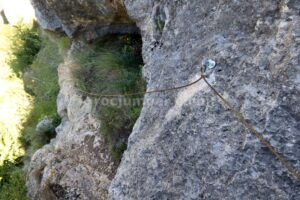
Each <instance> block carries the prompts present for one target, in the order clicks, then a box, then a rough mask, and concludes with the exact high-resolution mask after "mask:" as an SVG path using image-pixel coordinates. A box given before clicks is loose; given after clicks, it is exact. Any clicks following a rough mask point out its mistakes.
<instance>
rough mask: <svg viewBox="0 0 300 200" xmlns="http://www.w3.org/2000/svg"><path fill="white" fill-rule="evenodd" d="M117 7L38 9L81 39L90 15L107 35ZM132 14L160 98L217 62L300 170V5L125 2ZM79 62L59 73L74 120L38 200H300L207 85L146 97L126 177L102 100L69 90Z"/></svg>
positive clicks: (53, 147)
mask: <svg viewBox="0 0 300 200" xmlns="http://www.w3.org/2000/svg"><path fill="white" fill-rule="evenodd" d="M38 2H39V3H38ZM53 2H54V3H53ZM65 2H69V1H65ZM72 2H73V1H72ZM75 2H76V3H75ZM115 2H119V3H117V4H118V5H123V3H120V2H121V1H100V0H94V1H84V2H82V1H74V4H71V3H70V4H68V6H66V7H64V8H72V9H70V11H69V10H68V9H64V8H63V7H61V8H60V9H58V8H57V6H54V5H60V6H63V3H62V4H60V3H56V4H55V1H42V0H40V1H37V0H33V3H34V5H35V8H36V13H37V15H38V17H39V22H40V23H41V25H42V26H44V27H45V28H49V29H52V30H54V29H56V28H61V27H62V28H63V29H64V30H65V31H66V32H67V33H68V34H69V35H72V34H76V33H77V32H76V31H78V30H77V29H76V28H75V27H83V29H82V30H80V31H79V33H80V32H81V33H80V34H85V29H84V27H87V21H88V20H83V21H84V22H82V21H81V20H80V19H81V17H82V15H84V16H85V15H86V14H87V13H88V17H87V18H85V17H83V18H85V19H95V20H91V21H93V23H92V24H95V25H97V26H98V25H99V27H101V25H102V24H103V22H105V23H111V20H109V19H111V18H109V19H107V18H105V17H104V18H103V17H102V15H103V13H105V12H104V11H103V12H101V9H100V8H103V10H105V9H104V8H106V9H110V8H111V7H114V5H115ZM82 4H85V6H83V7H82V6H81V5H82ZM94 5H97V6H98V7H96V6H94ZM106 6H108V7H106ZM114 8H115V7H114ZM123 8H124V10H126V12H127V14H126V20H125V21H126V22H127V21H128V20H129V19H130V20H129V21H133V22H135V23H136V24H137V26H138V27H139V28H140V31H141V34H142V38H143V58H144V63H145V66H144V77H145V79H146V81H147V83H148V85H147V89H148V90H152V89H157V88H170V87H174V86H179V85H184V84H187V83H189V82H191V81H193V80H195V79H197V78H199V75H200V74H199V72H200V66H201V62H202V60H203V59H205V58H210V59H213V60H214V61H216V63H217V65H216V67H215V68H214V69H212V70H210V71H209V75H208V80H209V82H210V83H211V84H212V85H213V86H214V87H215V88H216V89H217V90H218V91H219V92H220V93H221V94H222V95H223V96H224V97H225V98H226V99H228V101H229V102H231V103H232V104H233V105H234V106H235V108H237V109H238V110H239V111H240V112H241V113H242V114H243V115H244V116H245V118H246V119H247V121H248V122H249V123H251V124H252V125H253V126H254V127H255V129H256V130H258V131H259V132H260V133H261V134H262V135H263V137H264V138H266V139H267V140H268V141H269V142H270V143H271V144H272V145H273V146H274V147H275V148H276V149H277V150H278V151H280V152H281V153H282V154H283V155H284V156H285V158H286V159H287V160H288V161H289V162H290V163H292V165H293V166H294V167H295V168H296V169H297V170H298V171H300V59H299V58H300V56H299V55H300V13H299V10H300V2H299V1H297V0H290V1H288V0H265V1H259V0H241V1H228V0H218V1H214V0H201V1H200V0H189V1H186V0H174V1H167V0H160V1H159V0H147V1H146V0H125V1H124V7H123ZM108 13H111V12H108ZM81 14H82V15H81ZM127 16H129V17H127ZM115 19H117V20H116V21H115V22H119V18H115ZM45 24H47V25H45ZM127 24H129V25H130V24H131V23H127ZM125 26H126V23H125ZM86 31H90V29H87V30H86ZM74 46H76V43H74V44H73V47H74ZM71 54H72V50H70V55H69V57H68V58H67V60H66V61H65V63H64V64H62V65H61V67H60V70H59V76H60V85H61V92H60V95H59V97H58V107H59V113H60V115H61V116H62V117H63V123H62V124H61V126H60V127H58V136H57V138H56V139H55V140H53V141H52V142H51V144H49V145H47V146H45V147H44V148H42V149H41V150H39V151H38V152H37V153H36V154H35V155H34V157H33V158H32V162H31V166H30V171H29V174H28V186H29V194H30V195H31V197H32V198H33V199H55V198H56V199H105V198H110V199H116V200H122V199H230V200H231V199H273V200H283V199H286V200H298V199H299V196H300V187H299V181H297V180H296V179H295V178H294V177H293V176H292V175H291V174H290V173H289V172H288V171H287V169H286V168H285V167H284V166H283V165H282V164H281V163H280V162H279V161H278V160H277V159H276V158H275V157H274V156H273V155H272V154H271V153H270V151H269V150H268V149H267V148H266V147H265V146H264V145H262V144H261V143H260V142H259V141H258V140H257V138H255V137H254V136H253V135H252V134H251V133H250V132H249V130H247V129H246V128H245V127H244V126H243V125H242V124H241V123H240V122H239V121H237V120H236V118H235V117H234V116H233V114H232V113H231V112H230V111H229V110H228V109H227V108H226V107H224V105H223V103H222V102H221V101H220V100H219V98H218V97H217V96H216V95H215V94H214V93H213V92H212V91H211V90H210V88H209V87H208V86H207V85H205V83H204V82H199V83H197V84H196V85H193V86H191V87H188V88H185V89H182V90H178V91H173V92H163V93H151V94H146V95H145V99H144V106H143V110H142V113H141V116H140V117H139V119H138V121H137V122H136V124H135V127H134V129H133V132H132V134H131V135H130V138H129V141H128V149H127V150H126V151H125V153H124V155H123V158H122V162H121V164H120V166H119V167H118V169H117V174H116V175H115V176H114V164H113V163H112V162H111V160H110V158H109V157H103V155H106V154H105V153H104V154H102V150H103V149H105V143H104V142H103V141H102V139H101V137H100V135H99V134H97V131H98V128H99V126H100V123H99V122H98V121H97V120H95V118H94V117H93V113H92V112H91V105H92V100H91V99H90V98H82V96H81V94H78V93H77V92H76V90H75V89H74V87H75V86H74V83H72V82H70V81H69V77H68V76H69V75H68V74H69V73H70V70H72V67H76V65H75V66H74V65H72V64H71V63H72V56H71ZM103 151H104V150H103ZM113 176H114V177H113ZM112 179H113V180H112ZM111 180H112V183H111ZM108 187H109V195H108V197H107V196H106V195H107V194H106V192H105V191H106V190H107V189H108Z"/></svg>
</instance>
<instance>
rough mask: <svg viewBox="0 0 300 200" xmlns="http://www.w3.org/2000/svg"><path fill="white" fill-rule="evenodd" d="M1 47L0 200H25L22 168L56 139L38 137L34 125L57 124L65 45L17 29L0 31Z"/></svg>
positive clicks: (22, 27) (32, 30)
mask: <svg viewBox="0 0 300 200" xmlns="http://www.w3.org/2000/svg"><path fill="white" fill-rule="evenodd" d="M0 42H1V47H0V68H1V73H0V81H1V88H2V89H3V91H4V92H0V103H1V107H2V108H4V107H5V108H8V109H7V110H6V109H5V110H3V112H2V115H0V200H23V199H24V200H25V199H27V197H26V187H25V174H24V172H23V165H24V163H23V162H24V160H26V158H28V157H30V156H31V155H32V154H33V153H34V152H35V151H36V150H37V149H38V148H40V147H42V146H43V145H44V144H46V143H48V142H49V140H50V139H51V138H53V137H54V136H55V131H54V130H53V131H49V132H46V133H43V134H38V133H37V132H36V125H37V124H38V122H39V121H40V120H41V119H43V118H44V117H45V116H48V117H49V118H51V119H52V121H53V125H54V126H57V125H58V124H59V123H60V118H59V116H58V114H57V111H56V110H57V109H56V97H57V94H58V91H59V86H58V75H57V67H58V64H59V63H61V62H62V61H63V54H64V53H65V52H66V49H67V48H68V46H69V45H68V44H67V39H65V38H58V39H56V40H55V39H51V40H50V39H48V38H47V37H46V36H42V34H41V31H40V30H39V29H38V27H37V26H36V25H33V26H31V25H24V24H21V23H20V24H19V25H17V26H15V27H11V26H9V25H5V26H2V25H0ZM2 57H4V58H6V60H8V62H6V63H4V62H3V60H4V59H1V58H2ZM7 57H8V59H7ZM16 75H17V76H16ZM24 89H25V90H26V92H27V93H29V94H30V95H29V94H27V93H26V92H25V91H24ZM1 91H2V90H1ZM24 150H26V154H25V151H24ZM24 154H25V155H24ZM23 156H24V157H23ZM22 157H23V158H22Z"/></svg>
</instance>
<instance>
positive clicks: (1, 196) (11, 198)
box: [0, 159, 28, 200]
mask: <svg viewBox="0 0 300 200" xmlns="http://www.w3.org/2000/svg"><path fill="white" fill-rule="evenodd" d="M20 160H21V159H17V160H16V161H15V162H11V161H5V162H4V164H3V165H2V166H0V191H1V192H0V200H28V198H27V193H26V186H25V174H24V171H23V169H22V162H21V161H20Z"/></svg>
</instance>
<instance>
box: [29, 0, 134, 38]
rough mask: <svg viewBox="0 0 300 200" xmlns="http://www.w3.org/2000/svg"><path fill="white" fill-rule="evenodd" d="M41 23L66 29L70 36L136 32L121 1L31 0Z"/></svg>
mask: <svg viewBox="0 0 300 200" xmlns="http://www.w3.org/2000/svg"><path fill="white" fill-rule="evenodd" d="M31 3H32V5H33V7H34V8H35V13H36V17H37V20H38V22H39V24H40V25H41V26H42V27H43V28H45V29H48V30H52V31H55V30H59V29H62V30H63V31H65V32H66V33H67V34H68V35H69V36H73V35H74V34H75V33H78V32H81V31H84V32H87V31H89V35H96V36H95V37H97V36H99V35H103V34H105V33H108V32H116V33H118V32H120V31H122V32H124V30H125V29H126V30H127V32H131V31H133V30H135V28H136V27H135V25H134V23H133V21H131V20H130V19H129V17H128V16H127V14H126V11H125V9H124V5H123V2H122V1H121V0H89V1H82V0H65V1H60V0H31Z"/></svg>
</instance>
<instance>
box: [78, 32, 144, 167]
mask: <svg viewBox="0 0 300 200" xmlns="http://www.w3.org/2000/svg"><path fill="white" fill-rule="evenodd" d="M88 49H89V50H88ZM91 49H92V50H91ZM76 57H77V58H78V62H79V63H80V66H81V67H80V68H78V69H77V70H75V72H74V77H75V78H76V80H77V85H78V87H79V88H80V89H81V90H82V91H83V92H87V93H100V94H103V93H104V94H111V93H120V94H123V93H129V92H144V90H145V84H144V81H143V79H142V76H141V66H142V64H143V60H142V56H141V39H140V36H137V35H108V36H106V37H103V38H101V39H99V40H98V41H96V42H95V43H94V44H92V45H90V46H89V47H88V48H87V49H86V50H83V51H80V52H77V55H76ZM141 106H142V105H131V104H129V105H117V106H112V105H111V106H99V108H98V109H99V119H100V121H101V128H100V132H101V134H102V135H103V137H104V139H105V140H106V141H107V143H108V145H109V147H110V151H111V155H112V157H113V158H114V159H115V160H116V161H119V160H120V159H121V157H122V153H123V152H124V150H126V146H127V138H128V136H129V134H130V133H131V130H132V127H133V125H134V123H135V121H136V119H137V118H138V116H139V114H140V110H141Z"/></svg>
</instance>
